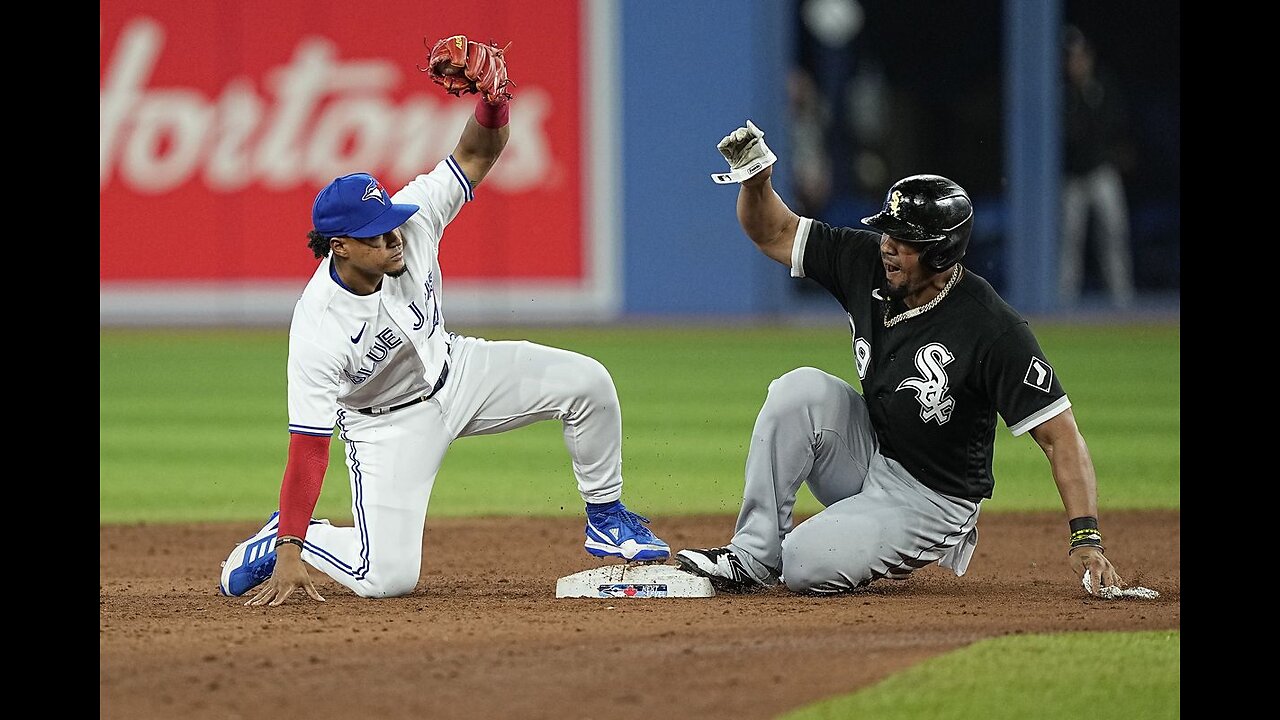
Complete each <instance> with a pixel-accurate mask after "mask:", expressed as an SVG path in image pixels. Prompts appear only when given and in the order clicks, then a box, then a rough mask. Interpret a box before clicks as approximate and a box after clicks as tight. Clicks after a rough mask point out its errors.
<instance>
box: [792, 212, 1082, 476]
mask: <svg viewBox="0 0 1280 720" xmlns="http://www.w3.org/2000/svg"><path fill="white" fill-rule="evenodd" d="M792 258H793V262H792V269H791V274H792V275H794V276H796V277H809V278H812V279H813V280H815V281H817V282H818V284H820V285H822V286H823V287H824V288H826V289H827V291H828V292H830V293H831V294H832V295H833V296H835V298H836V299H837V300H839V301H840V304H841V305H842V306H843V307H844V309H845V311H846V312H848V314H849V323H850V326H851V330H852V333H853V353H854V361H855V364H856V366H857V371H858V377H859V378H860V379H861V380H862V391H863V397H864V398H865V400H866V403H867V408H868V409H869V410H870V414H871V424H872V426H873V427H874V428H875V433H876V438H877V440H878V441H879V443H880V452H881V453H882V454H883V455H885V456H886V457H890V458H893V459H894V460H897V461H898V462H899V463H902V465H903V467H905V468H906V469H907V470H909V471H910V472H911V474H912V475H914V476H915V478H916V479H917V480H919V481H920V482H921V483H923V484H924V485H926V486H928V487H930V488H932V489H933V490H936V491H937V492H940V493H942V494H944V495H950V496H953V497H961V498H967V499H970V500H977V499H979V498H989V497H991V491H992V487H993V485H994V484H995V479H994V478H993V477H992V474H991V460H992V456H993V451H994V445H995V429H996V413H997V412H998V413H1000V417H1002V418H1004V421H1005V424H1006V425H1008V426H1009V429H1010V430H1012V432H1013V434H1014V435H1021V434H1022V433H1025V432H1027V431H1028V430H1030V429H1032V428H1034V427H1035V426H1037V425H1039V424H1040V423H1042V422H1044V421H1046V420H1048V419H1050V418H1052V417H1054V416H1055V415H1057V414H1059V413H1061V412H1062V411H1063V410H1065V409H1067V408H1068V407H1070V406H1071V403H1070V401H1069V400H1068V399H1067V397H1066V393H1065V392H1063V390H1062V386H1061V385H1060V384H1059V382H1058V378H1057V376H1056V375H1055V374H1054V372H1053V367H1052V366H1050V365H1049V362H1048V360H1046V359H1045V356H1044V352H1043V351H1041V349H1040V344H1039V343H1038V342H1037V341H1036V338H1035V336H1034V335H1033V334H1032V332H1031V328H1030V327H1029V326H1028V325H1027V321H1026V320H1025V319H1023V318H1022V316H1021V315H1019V314H1018V313H1017V312H1016V311H1015V310H1014V309H1013V308H1011V307H1010V306H1009V304H1008V303H1006V302H1005V301H1004V300H1002V299H1001V298H1000V296H999V295H997V294H996V292H995V290H994V289H992V287H991V285H990V284H989V283H988V282H987V281H986V280H983V279H982V278H981V277H979V276H978V275H976V274H975V273H973V271H971V270H969V269H967V268H966V269H965V270H964V273H963V275H961V277H960V279H959V281H958V282H956V284H955V286H954V287H952V288H951V289H950V290H949V291H948V292H947V294H946V296H945V297H943V298H942V300H941V301H940V302H938V304H937V305H935V306H933V307H931V308H929V309H927V310H925V311H923V312H920V311H919V309H917V310H916V311H915V312H913V313H910V314H909V315H908V316H907V317H905V318H901V319H898V320H896V322H895V318H897V317H898V316H900V315H902V314H903V313H906V312H908V311H907V307H906V305H904V304H903V303H902V301H900V300H887V299H883V296H882V295H881V292H880V290H879V289H880V288H881V286H882V282H883V280H884V265H883V264H882V263H881V259H880V235H879V234H878V233H873V232H869V231H866V230H857V229H853V228H844V227H841V228H836V227H831V226H830V225H827V224H825V223H822V222H818V221H816V220H810V219H808V218H802V219H801V220H800V228H799V230H798V231H797V233H796V246H795V249H794V252H793V254H792ZM797 261H798V262H797ZM890 325H891V326H890Z"/></svg>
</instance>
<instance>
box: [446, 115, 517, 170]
mask: <svg viewBox="0 0 1280 720" xmlns="http://www.w3.org/2000/svg"><path fill="white" fill-rule="evenodd" d="M506 108H507V105H506V101H504V102H503V106H502V109H501V110H500V111H499V110H496V109H495V108H493V106H491V105H489V104H488V103H486V102H485V101H484V100H481V101H480V102H479V103H477V104H476V113H475V114H474V115H472V116H471V117H470V118H468V120H467V126H466V127H464V128H463V129H462V136H461V137H459V138H458V145H457V146H456V147H454V149H453V157H454V159H455V160H457V161H458V165H459V166H460V167H461V168H462V172H464V173H466V174H467V179H468V180H470V181H471V184H472V185H479V184H480V181H481V180H483V179H484V176H485V175H488V174H489V170H490V168H492V167H493V164H494V163H496V162H497V161H498V156H500V155H502V150H503V148H505V147H506V146H507V139H508V138H510V137H511V127H510V126H509V125H507V122H506V116H507V109H506ZM499 112H500V114H501V117H500V118H495V117H494V116H495V115H498V114H499ZM482 116H483V117H482ZM486 120H487V121H489V122H495V121H499V120H500V121H501V123H502V124H501V125H500V126H498V127H486V126H485V125H484V124H483V123H484V122H485V121H486Z"/></svg>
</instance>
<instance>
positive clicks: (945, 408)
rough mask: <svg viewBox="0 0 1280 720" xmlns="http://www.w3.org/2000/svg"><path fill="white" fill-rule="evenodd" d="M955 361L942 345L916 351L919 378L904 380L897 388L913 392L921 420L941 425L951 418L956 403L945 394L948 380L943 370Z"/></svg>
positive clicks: (929, 345)
mask: <svg viewBox="0 0 1280 720" xmlns="http://www.w3.org/2000/svg"><path fill="white" fill-rule="evenodd" d="M955 359H956V358H955V355H952V354H951V351H950V350H948V349H947V348H946V346H945V345H943V344H942V343H929V344H928V345H925V346H924V347H922V348H920V349H919V350H917V351H916V369H917V370H919V371H920V377H913V378H907V379H906V380H903V381H902V383H901V384H899V385H898V388H897V389H898V390H902V389H904V388H906V389H910V390H914V391H915V393H916V399H917V400H919V401H920V419H921V420H923V421H925V422H929V421H930V420H932V421H934V422H936V423H938V424H939V425H942V424H944V423H946V422H947V421H948V420H950V419H951V410H952V408H954V407H955V404H956V401H955V398H953V397H951V396H950V395H948V394H947V386H948V384H949V382H950V380H949V378H947V371H946V370H945V368H946V366H947V364H948V363H950V362H951V361H952V360H955Z"/></svg>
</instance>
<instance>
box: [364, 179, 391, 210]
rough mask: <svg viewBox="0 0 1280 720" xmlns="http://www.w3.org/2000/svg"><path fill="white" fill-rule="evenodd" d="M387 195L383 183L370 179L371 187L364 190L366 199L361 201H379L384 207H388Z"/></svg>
mask: <svg viewBox="0 0 1280 720" xmlns="http://www.w3.org/2000/svg"><path fill="white" fill-rule="evenodd" d="M386 194H387V190H386V188H384V187H382V183H380V182H378V181H377V180H374V179H372V178H370V179H369V186H368V187H366V188H365V189H364V197H362V198H360V199H361V200H377V201H378V202H380V203H382V204H383V205H386V204H387V200H386Z"/></svg>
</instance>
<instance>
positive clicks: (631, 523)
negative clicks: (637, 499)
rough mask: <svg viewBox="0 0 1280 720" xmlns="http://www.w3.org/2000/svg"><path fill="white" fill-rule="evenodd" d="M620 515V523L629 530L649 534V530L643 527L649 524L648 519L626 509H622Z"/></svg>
mask: <svg viewBox="0 0 1280 720" xmlns="http://www.w3.org/2000/svg"><path fill="white" fill-rule="evenodd" d="M620 514H621V515H622V522H623V523H624V524H625V525H626V526H627V527H628V528H630V529H631V530H634V531H635V532H637V533H640V534H647V533H649V532H650V531H649V528H647V527H645V525H647V524H648V523H649V518H647V517H645V516H643V515H640V514H638V513H633V512H631V511H630V510H628V509H626V508H622V512H621V513H620ZM641 523H644V524H641Z"/></svg>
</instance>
